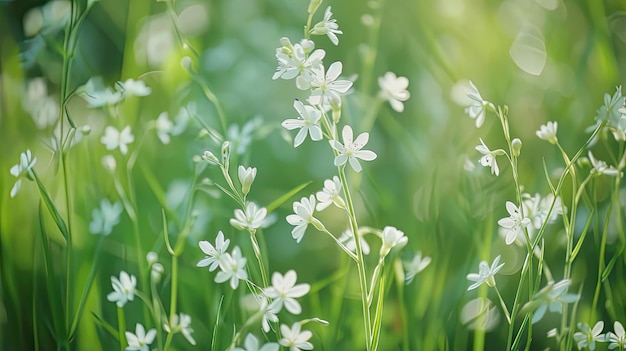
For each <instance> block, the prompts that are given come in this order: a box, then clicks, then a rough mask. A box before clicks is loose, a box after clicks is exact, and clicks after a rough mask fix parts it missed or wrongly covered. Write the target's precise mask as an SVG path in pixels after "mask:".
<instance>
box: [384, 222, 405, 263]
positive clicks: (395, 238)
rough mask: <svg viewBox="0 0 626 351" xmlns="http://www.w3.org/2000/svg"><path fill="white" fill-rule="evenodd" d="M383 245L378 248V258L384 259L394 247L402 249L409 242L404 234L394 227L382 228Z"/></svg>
mask: <svg viewBox="0 0 626 351" xmlns="http://www.w3.org/2000/svg"><path fill="white" fill-rule="evenodd" d="M382 240H383V244H382V246H381V247H380V256H381V257H385V256H387V254H388V253H389V251H391V249H393V248H394V247H396V246H397V247H403V246H404V245H406V243H407V242H408V241H409V238H407V237H406V236H405V235H404V232H402V231H400V230H398V229H396V228H395V227H390V226H387V227H385V228H383V233H382Z"/></svg>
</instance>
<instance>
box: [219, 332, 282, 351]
mask: <svg viewBox="0 0 626 351" xmlns="http://www.w3.org/2000/svg"><path fill="white" fill-rule="evenodd" d="M243 346H244V347H245V349H242V348H241V347H235V348H234V349H231V350H230V351H278V347H279V346H278V344H277V343H275V342H269V343H267V344H264V345H263V346H260V345H259V340H257V338H256V336H254V334H248V335H247V336H246V339H245V340H244V342H243Z"/></svg>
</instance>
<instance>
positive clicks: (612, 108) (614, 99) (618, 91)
mask: <svg viewBox="0 0 626 351" xmlns="http://www.w3.org/2000/svg"><path fill="white" fill-rule="evenodd" d="M623 105H624V96H622V87H621V86H618V87H615V93H614V94H613V96H611V95H609V94H604V105H603V106H602V107H600V108H599V109H598V111H597V115H596V119H597V120H598V123H599V122H601V121H606V122H607V123H608V124H609V126H611V127H617V126H618V125H619V122H620V119H621V117H622V113H621V112H620V108H621V107H622V106H623Z"/></svg>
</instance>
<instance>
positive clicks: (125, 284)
mask: <svg viewBox="0 0 626 351" xmlns="http://www.w3.org/2000/svg"><path fill="white" fill-rule="evenodd" d="M111 285H113V291H112V292H110V293H109V294H108V295H107V300H109V301H111V302H115V303H116V304H117V307H124V305H125V304H126V302H128V301H133V298H134V297H135V287H136V286H137V278H136V277H135V276H134V275H129V274H128V273H126V272H124V271H121V272H120V279H117V277H113V276H112V277H111Z"/></svg>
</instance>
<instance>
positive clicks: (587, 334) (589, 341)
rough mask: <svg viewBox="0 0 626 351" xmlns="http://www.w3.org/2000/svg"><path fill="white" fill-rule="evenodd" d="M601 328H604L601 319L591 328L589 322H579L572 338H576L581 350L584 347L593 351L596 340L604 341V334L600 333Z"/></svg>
mask: <svg viewBox="0 0 626 351" xmlns="http://www.w3.org/2000/svg"><path fill="white" fill-rule="evenodd" d="M602 329H604V322H603V321H599V322H598V323H596V325H594V326H593V329H591V328H590V327H589V324H587V323H580V322H579V323H578V330H580V331H578V332H576V333H574V340H576V344H577V346H578V349H579V350H581V349H583V348H585V347H586V348H588V349H589V350H592V351H593V350H595V349H596V342H605V341H606V336H605V335H604V334H601V333H602Z"/></svg>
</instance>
